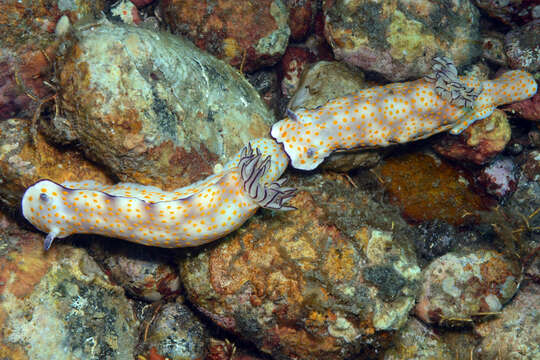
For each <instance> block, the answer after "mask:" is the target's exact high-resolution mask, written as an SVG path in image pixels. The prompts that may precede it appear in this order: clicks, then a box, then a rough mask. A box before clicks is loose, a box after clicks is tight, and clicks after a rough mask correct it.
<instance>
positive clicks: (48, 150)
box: [0, 119, 112, 211]
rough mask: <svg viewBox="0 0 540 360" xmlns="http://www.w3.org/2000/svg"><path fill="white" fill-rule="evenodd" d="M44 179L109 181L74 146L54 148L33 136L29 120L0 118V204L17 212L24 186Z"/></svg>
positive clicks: (101, 170)
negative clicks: (3, 119) (2, 119)
mask: <svg viewBox="0 0 540 360" xmlns="http://www.w3.org/2000/svg"><path fill="white" fill-rule="evenodd" d="M43 178H46V179H51V180H53V181H57V182H63V181H78V180H80V179H89V180H95V181H99V182H103V183H112V181H111V179H110V178H109V177H108V176H107V175H106V174H105V172H104V171H103V169H100V168H98V167H97V166H96V165H95V164H93V163H91V162H90V161H88V160H87V159H85V158H84V157H83V156H82V154H81V153H80V152H79V151H77V150H76V149H72V148H57V147H54V146H52V145H51V144H49V143H48V142H47V141H46V140H45V139H44V138H43V136H41V135H39V134H38V135H37V136H36V137H35V139H33V136H32V131H31V124H30V121H29V120H25V119H8V120H5V121H0V203H2V204H3V205H4V206H7V207H8V208H10V209H12V210H15V211H18V208H19V206H20V201H21V198H22V195H23V193H24V191H25V190H26V188H27V187H29V186H30V185H32V184H33V183H35V182H36V181H38V180H39V179H43Z"/></svg>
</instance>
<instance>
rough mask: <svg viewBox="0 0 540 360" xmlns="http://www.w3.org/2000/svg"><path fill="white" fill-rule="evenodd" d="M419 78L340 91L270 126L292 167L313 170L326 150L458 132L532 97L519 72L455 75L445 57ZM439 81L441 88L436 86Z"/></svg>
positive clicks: (532, 88) (529, 82)
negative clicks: (483, 78) (494, 75)
mask: <svg viewBox="0 0 540 360" xmlns="http://www.w3.org/2000/svg"><path fill="white" fill-rule="evenodd" d="M433 69H434V70H435V74H434V75H432V76H427V77H426V78H424V79H420V80H416V81H411V82H406V83H394V84H389V85H385V86H379V87H375V88H370V89H364V90H361V91H359V92H357V93H354V94H351V95H348V96H344V97H341V98H338V99H335V100H332V101H330V102H328V103H327V104H325V105H323V106H321V107H318V108H316V109H311V110H307V109H300V110H298V111H296V112H290V113H289V114H290V115H289V118H285V119H283V120H281V121H279V122H277V123H275V124H274V125H273V126H272V131H271V135H272V137H273V138H274V139H276V141H277V142H279V143H282V144H283V146H284V149H285V152H286V153H287V155H288V156H289V158H290V160H291V165H292V166H293V167H295V168H297V169H302V170H313V169H315V168H316V167H317V166H318V165H319V164H320V163H321V162H322V161H323V160H324V159H325V158H326V157H327V156H328V155H330V153H331V152H333V151H335V150H350V149H354V148H358V147H382V146H388V145H391V144H396V143H406V142H410V141H414V140H419V139H424V138H426V137H429V136H431V135H433V134H436V133H439V132H443V131H448V130H449V131H450V133H452V134H459V133H460V132H461V131H463V130H464V129H465V128H467V127H468V126H469V125H470V124H472V123H473V122H474V121H476V120H480V119H484V118H486V117H488V116H489V115H490V114H491V113H492V112H493V111H494V109H495V108H496V107H497V106H499V105H502V104H507V103H511V102H515V101H520V100H524V99H527V98H529V97H531V96H533V95H534V94H535V93H536V90H537V84H536V81H535V80H534V78H533V76H532V75H531V74H529V73H527V72H525V71H519V70H515V71H509V72H506V73H504V74H503V75H501V76H500V77H499V78H497V79H495V80H487V81H478V80H475V79H474V78H471V77H459V78H458V77H457V71H456V70H455V68H454V67H453V65H452V64H451V62H449V61H448V60H446V59H444V58H443V59H439V62H438V63H437V62H436V64H435V65H434V68H433ZM441 86H442V87H444V88H443V89H442V91H441Z"/></svg>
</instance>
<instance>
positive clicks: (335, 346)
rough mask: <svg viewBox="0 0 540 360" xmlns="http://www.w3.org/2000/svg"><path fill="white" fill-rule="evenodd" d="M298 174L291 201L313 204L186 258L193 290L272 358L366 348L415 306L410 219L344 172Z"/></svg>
mask: <svg viewBox="0 0 540 360" xmlns="http://www.w3.org/2000/svg"><path fill="white" fill-rule="evenodd" d="M293 184H294V185H296V186H298V187H299V188H300V189H301V192H300V193H299V195H297V196H296V198H295V199H294V200H293V201H292V204H293V205H295V206H297V207H298V208H299V209H310V210H308V211H292V212H289V213H287V214H283V213H279V214H277V213H276V214H272V213H269V212H262V213H261V214H260V215H258V216H257V215H256V216H255V217H254V218H253V219H252V220H250V221H249V223H248V224H246V225H245V226H244V227H242V228H241V229H240V230H239V231H237V232H236V233H234V234H233V235H231V236H229V237H228V238H225V239H222V240H220V242H219V243H216V244H215V245H213V246H211V247H209V248H207V249H206V251H201V252H197V253H195V254H193V255H192V256H191V257H190V258H188V259H187V260H186V261H185V262H183V263H182V264H181V266H180V269H181V278H182V281H183V283H184V285H185V290H186V294H187V297H188V298H189V299H190V300H191V302H192V303H193V304H194V305H195V306H196V307H197V309H198V310H199V311H201V312H202V313H204V314H205V315H206V316H208V318H210V319H211V320H212V321H213V322H214V323H216V324H218V325H219V326H221V327H222V328H225V329H227V330H229V331H232V332H233V333H235V334H237V335H238V336H240V337H242V338H244V339H247V340H249V341H251V342H252V343H254V344H255V345H256V346H257V347H258V348H259V349H260V350H262V351H264V352H267V353H270V354H271V355H272V356H273V357H274V358H278V359H285V358H299V359H305V360H309V359H318V360H320V359H333V360H339V359H345V358H350V357H351V356H352V355H353V354H355V353H357V352H359V351H361V350H363V351H364V353H365V354H367V353H369V351H370V350H373V349H377V348H379V347H380V346H382V345H383V344H386V343H387V342H388V341H389V340H390V338H391V334H392V332H393V330H396V329H399V328H400V327H401V326H402V325H403V324H404V323H405V322H406V320H407V318H408V312H409V310H410V309H411V307H412V306H414V294H415V289H416V282H417V280H418V277H419V268H418V267H417V266H416V264H415V260H414V255H413V252H412V251H411V249H408V245H406V243H405V242H404V240H405V239H407V238H408V236H410V234H409V233H408V232H407V229H408V227H407V225H406V224H405V223H404V222H403V220H401V219H400V218H399V215H398V212H397V209H395V208H393V207H391V206H390V207H389V206H388V205H386V204H381V203H378V202H377V201H376V200H375V198H376V196H374V195H372V194H369V193H368V192H366V191H365V190H361V189H358V188H354V187H353V186H352V185H350V184H349V183H348V182H347V180H346V179H345V178H339V177H338V178H334V179H331V177H330V178H324V177H322V176H321V175H313V176H311V177H309V178H306V179H305V180H303V181H302V182H301V183H298V182H296V183H295V182H293ZM392 229H393V230H392ZM402 246H403V247H402Z"/></svg>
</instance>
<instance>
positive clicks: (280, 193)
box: [22, 139, 295, 250]
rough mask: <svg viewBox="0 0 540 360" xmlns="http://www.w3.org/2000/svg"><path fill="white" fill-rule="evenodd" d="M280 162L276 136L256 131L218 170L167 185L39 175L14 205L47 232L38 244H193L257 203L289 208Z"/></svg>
mask: <svg viewBox="0 0 540 360" xmlns="http://www.w3.org/2000/svg"><path fill="white" fill-rule="evenodd" d="M253 149H255V151H253ZM287 165H288V159H287V156H286V155H285V154H284V153H283V151H282V149H281V146H280V145H279V144H277V143H276V142H274V141H273V140H271V139H258V140H253V141H251V142H250V144H249V145H247V146H246V147H244V148H243V149H242V150H241V151H240V152H239V153H238V154H237V155H236V156H235V157H234V159H233V160H231V161H230V162H229V163H227V164H226V165H225V166H224V168H223V170H222V171H221V172H220V173H218V174H215V175H212V176H210V177H208V178H206V179H204V180H201V181H199V182H197V183H195V184H193V185H190V186H187V187H184V188H181V189H177V190H175V191H172V192H166V191H162V190H161V189H158V188H156V187H152V186H143V185H139V184H131V183H121V184H117V185H114V186H108V185H102V184H98V183H95V182H93V181H86V182H80V183H75V182H67V183H63V184H57V183H55V182H53V181H50V180H41V181H38V182H37V183H35V184H34V185H32V186H30V187H29V188H28V189H27V190H26V192H25V193H24V196H23V199H22V212H23V215H24V217H25V218H26V219H27V220H28V221H30V222H31V223H32V225H34V226H35V227H37V228H38V229H39V230H41V231H43V232H45V233H47V237H46V238H45V243H44V247H45V249H46V250H47V249H49V247H50V246H51V243H52V241H53V240H54V239H55V238H64V237H66V236H69V235H71V234H77V233H82V234H90V233H91V234H99V235H105V236H110V237H115V238H121V239H125V240H129V241H132V242H137V243H141V244H144V245H150V246H159V247H169V248H172V247H186V246H197V245H201V244H204V243H207V242H210V241H213V240H215V239H218V238H220V237H223V236H225V235H226V234H228V233H230V232H232V231H233V230H235V229H237V228H238V227H240V226H241V225H242V224H243V223H244V222H245V221H246V220H247V219H248V218H249V217H251V216H252V215H253V214H254V213H255V211H256V210H257V209H258V208H259V207H264V208H269V209H275V210H290V209H293V208H292V207H290V206H287V205H286V202H287V201H288V200H289V199H290V198H291V197H292V196H294V193H295V189H293V188H286V187H283V184H284V182H285V180H284V179H279V178H280V176H281V175H282V174H283V172H284V171H285V168H286V167H287Z"/></svg>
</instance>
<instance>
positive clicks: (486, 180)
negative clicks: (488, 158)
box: [476, 157, 519, 200]
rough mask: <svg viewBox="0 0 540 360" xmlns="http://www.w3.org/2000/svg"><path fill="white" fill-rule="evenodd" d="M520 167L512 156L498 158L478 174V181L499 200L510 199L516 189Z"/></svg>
mask: <svg viewBox="0 0 540 360" xmlns="http://www.w3.org/2000/svg"><path fill="white" fill-rule="evenodd" d="M518 176H519V169H518V168H517V166H516V165H515V164H514V162H513V161H512V159H511V158H508V157H505V158H497V159H495V161H493V162H492V163H491V164H489V165H488V166H486V167H484V168H483V169H482V170H480V172H479V173H478V175H477V176H476V183H477V184H479V185H480V186H481V187H482V188H484V189H485V191H486V192H487V193H488V194H490V195H492V196H494V197H495V198H497V199H498V200H504V199H508V198H509V197H510V196H512V194H513V193H514V192H515V191H516V189H517V185H518Z"/></svg>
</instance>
